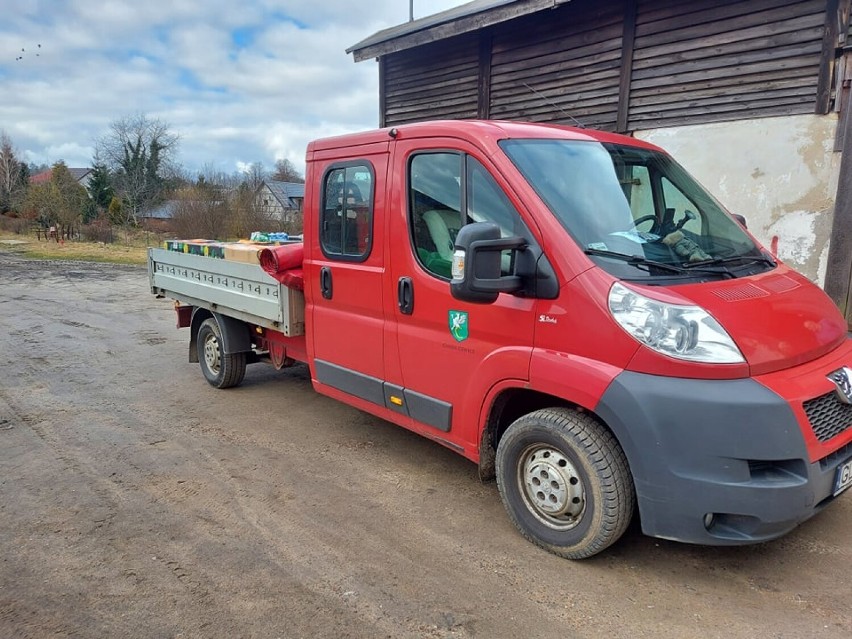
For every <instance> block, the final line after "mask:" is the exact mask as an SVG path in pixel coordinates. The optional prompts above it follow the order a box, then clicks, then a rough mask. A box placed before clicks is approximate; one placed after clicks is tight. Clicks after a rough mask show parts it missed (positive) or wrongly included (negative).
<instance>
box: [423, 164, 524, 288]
mask: <svg viewBox="0 0 852 639" xmlns="http://www.w3.org/2000/svg"><path fill="white" fill-rule="evenodd" d="M408 183H409V211H410V216H411V217H410V223H411V236H412V240H413V243H414V250H415V252H416V253H417V259H418V261H419V262H420V264H422V265H423V268H425V269H426V270H427V271H429V272H430V273H432V274H434V275H437V276H438V277H443V278H447V279H449V278H450V277H451V268H452V260H453V251H454V250H455V249H454V246H455V240H456V236H457V235H458V232H459V229H460V228H461V227H462V226H463V225H464V224H469V223H471V222H493V223H495V224H497V225H498V226H499V227H500V233H501V235H502V236H503V237H509V236H513V235H520V236H522V237H526V238H531V237H532V236H531V235H530V233H529V231H528V230H527V229H526V227H525V226H524V223H523V222H522V221H521V217H520V215H519V214H518V212H517V211H516V210H515V207H514V206H512V203H511V202H510V201H509V198H508V197H506V194H505V193H504V192H503V190H502V189H501V188H500V186H499V185H498V184H497V182H495V181H494V178H493V177H491V174H490V173H489V172H488V170H487V169H486V168H485V167H484V166H482V164H480V163H479V162H478V161H477V160H476V159H474V158H472V157H470V156H465V155H462V154H460V153H450V152H441V153H422V154H419V155H415V156H414V157H413V158H412V160H411V162H410V164H409V182H408ZM463 194H465V195H464V197H463ZM511 260H512V252H511V251H506V252H505V253H504V255H503V273H504V274H507V275H508V274H510V273H511V272H512V266H513V265H512V261H511Z"/></svg>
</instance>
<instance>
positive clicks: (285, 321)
mask: <svg viewBox="0 0 852 639" xmlns="http://www.w3.org/2000/svg"><path fill="white" fill-rule="evenodd" d="M148 278H149V281H150V284H151V292H152V293H154V294H155V295H157V296H159V297H169V298H171V299H174V300H178V301H179V302H181V303H183V304H190V305H192V306H198V307H201V308H206V309H208V310H211V311H214V312H217V313H222V314H224V315H229V316H231V317H235V318H237V319H240V320H243V321H245V322H249V323H251V324H256V325H258V326H264V327H266V328H271V329H274V330H276V331H280V332H281V333H283V334H284V335H286V336H288V337H294V336H297V335H304V333H305V297H304V294H303V293H302V291H299V290H295V289H291V288H288V287H286V286H284V285H283V284H281V283H279V282H278V281H276V280H275V279H274V278H273V277H272V276H270V275H268V274H267V273H266V272H265V271H264V270H263V269H262V268H261V267H260V266H259V265H257V264H248V263H243V262H235V261H230V260H223V259H218V258H213V257H205V256H203V255H191V254H186V253H178V252H175V251H167V250H165V249H155V248H152V249H149V250H148Z"/></svg>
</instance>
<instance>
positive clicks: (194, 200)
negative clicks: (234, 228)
mask: <svg viewBox="0 0 852 639" xmlns="http://www.w3.org/2000/svg"><path fill="white" fill-rule="evenodd" d="M173 199H174V201H175V202H176V205H175V212H174V217H173V218H172V224H173V228H174V230H175V232H176V233H177V234H178V235H179V236H182V237H204V238H207V239H211V240H222V239H227V237H228V235H229V230H230V229H229V228H228V226H229V218H230V210H229V206H228V202H227V201H226V200H224V199H223V198H222V194H221V192H220V191H219V189H218V188H216V187H215V186H213V185H210V184H207V183H205V182H203V181H202V182H201V183H200V184H197V185H195V186H187V187H184V188H181V189H178V190H177V191H176V192H175V193H174V195H173Z"/></svg>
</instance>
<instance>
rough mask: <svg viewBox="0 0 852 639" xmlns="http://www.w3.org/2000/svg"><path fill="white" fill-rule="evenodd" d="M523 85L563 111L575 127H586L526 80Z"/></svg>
mask: <svg viewBox="0 0 852 639" xmlns="http://www.w3.org/2000/svg"><path fill="white" fill-rule="evenodd" d="M524 86H525V87H526V88H528V89H529V90H530V91H532V92H533V93H534V94H535V95H537V96H538V97H540V98H541V99H542V100H544V101H545V102H547V103H548V104H549V105H550V106H552V107H554V108H557V109H559V110H560V111H561V112H562V113H563V114H564V115H565V116H566V117H568V118H570V119H571V121H572V122H573V123H574V124H576V125H577V127H579V128H581V129H585V128H586V125H585V124H583V123H582V122H580V121H579V120H578V119H577V118H575V117H574V116H573V115H571V114H570V113H568V111H566V110H565V109H563V108H562V107H561V106H559V105H558V104H556V103H555V102H554V101H553V100H551V99H550V98H548V97H547V96H546V95H544V94H543V93H541V92H539V91H536V90H535V89H533V88H532V87H531V86H530V85H528V84H527V83H526V82H524Z"/></svg>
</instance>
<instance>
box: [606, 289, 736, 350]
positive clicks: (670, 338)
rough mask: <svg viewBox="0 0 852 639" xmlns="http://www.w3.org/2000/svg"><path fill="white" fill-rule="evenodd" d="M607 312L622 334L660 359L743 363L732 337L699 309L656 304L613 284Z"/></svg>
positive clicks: (656, 302) (696, 307)
mask: <svg viewBox="0 0 852 639" xmlns="http://www.w3.org/2000/svg"><path fill="white" fill-rule="evenodd" d="M609 312H610V313H612V316H613V318H615V321H616V322H618V323H619V324H620V325H621V327H622V328H623V329H624V330H625V331H627V332H628V333H630V334H631V335H632V336H633V337H634V338H636V339H637V340H639V341H640V342H642V343H643V344H645V345H646V346H648V347H650V348H652V349H654V350H655V351H657V352H658V353H662V354H663V355H668V356H669V357H675V358H677V359H685V360H689V361H691V362H705V363H708V364H740V363H742V362H745V358H743V355H742V353H740V349H739V348H737V345H736V344H734V340H732V339H731V336H730V335H728V333H727V332H726V331H725V329H724V328H722V326H721V325H720V324H719V322H717V321H716V320H715V319H713V318H712V317H711V316H710V315H709V314H708V313H707V311H705V310H704V309H703V308H701V307H700V306H680V305H677V304H666V303H665V302H658V301H657V300H652V299H650V298H648V297H645V296H644V295H640V294H639V293H636V292H635V291H631V290H630V289H629V288H627V287H626V286H623V285H621V284H619V283H618V282H616V283H615V284H613V285H612V288H611V289H610V291H609Z"/></svg>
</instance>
